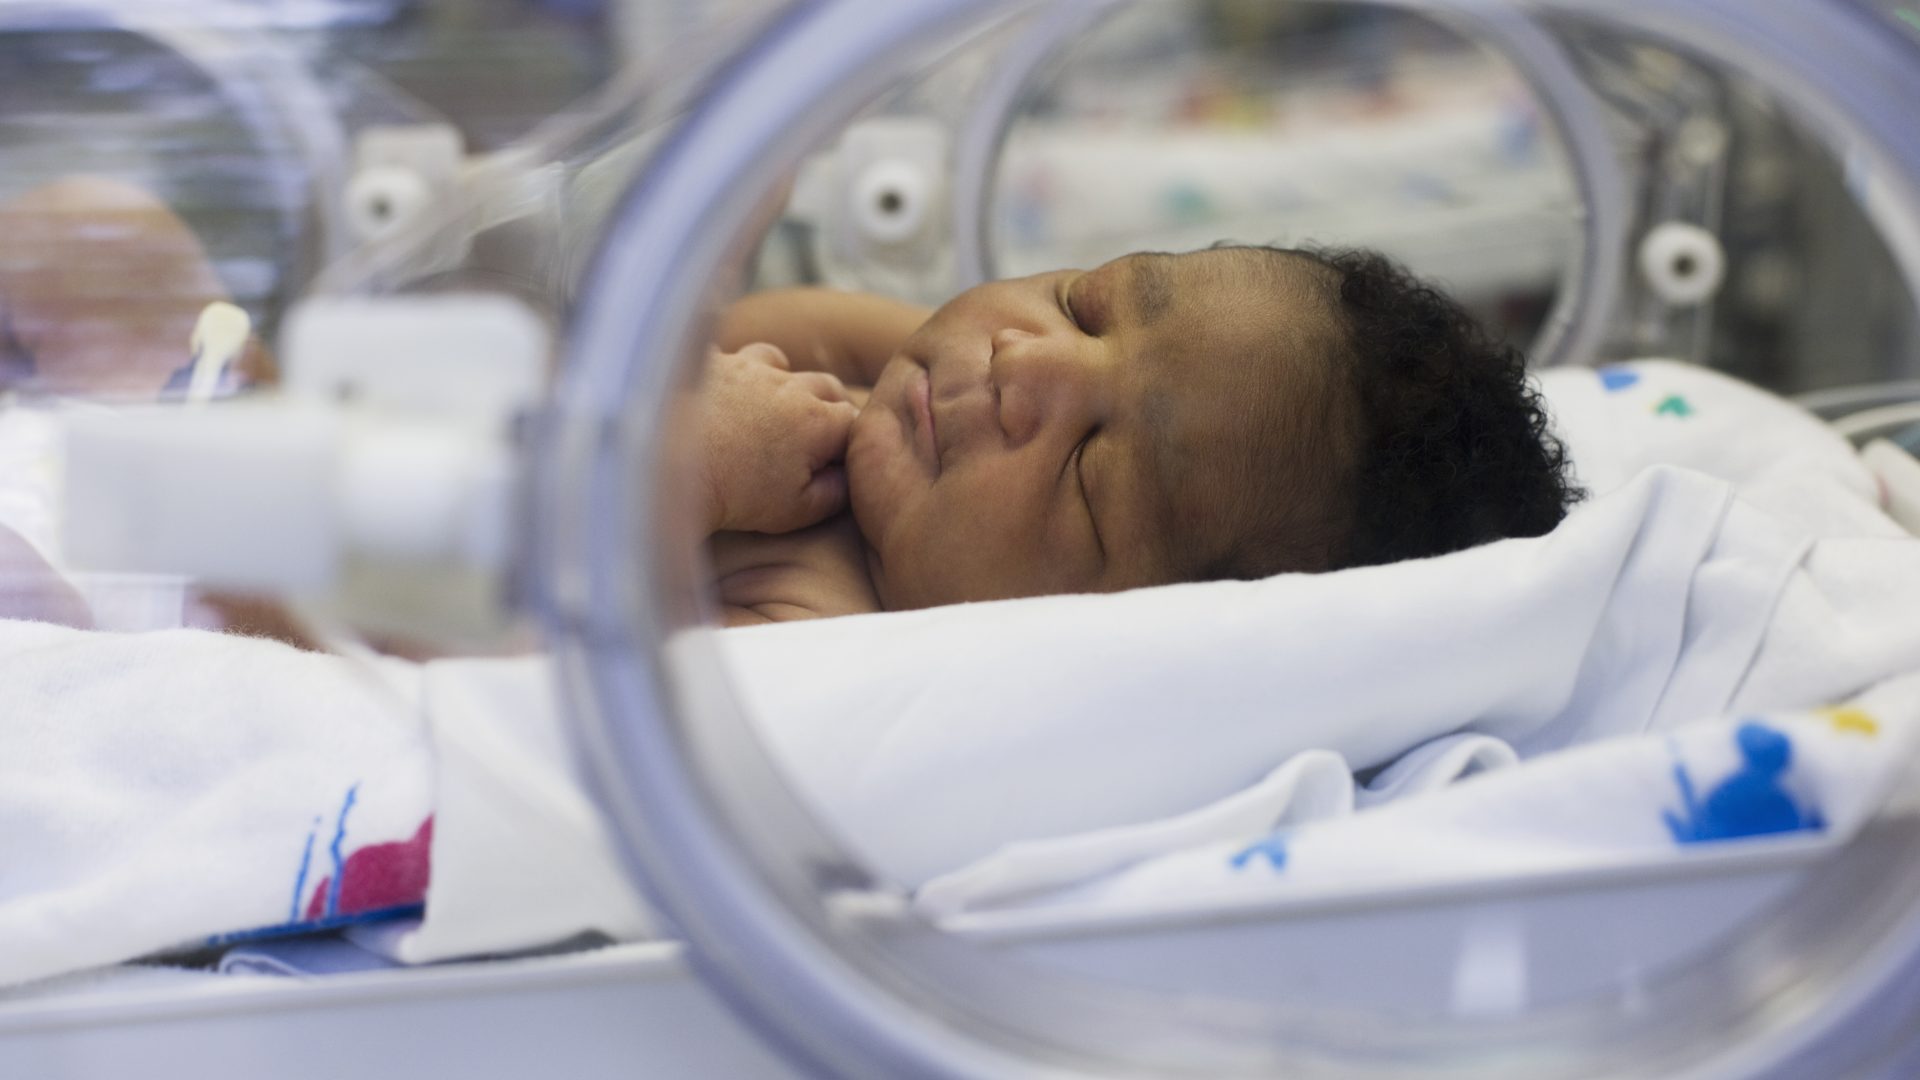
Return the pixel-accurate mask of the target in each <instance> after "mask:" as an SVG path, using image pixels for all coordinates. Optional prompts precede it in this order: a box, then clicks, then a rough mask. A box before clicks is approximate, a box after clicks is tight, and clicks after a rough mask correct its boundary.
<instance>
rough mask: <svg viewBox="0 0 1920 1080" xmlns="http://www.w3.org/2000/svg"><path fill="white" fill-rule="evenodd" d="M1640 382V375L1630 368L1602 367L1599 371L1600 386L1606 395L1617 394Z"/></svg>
mask: <svg viewBox="0 0 1920 1080" xmlns="http://www.w3.org/2000/svg"><path fill="white" fill-rule="evenodd" d="M1639 381H1640V373H1639V372H1637V371H1635V370H1633V369H1632V368H1623V367H1603V368H1601V369H1600V385H1601V386H1604V387H1606V389H1607V393H1609V394H1613V393H1618V392H1619V391H1621V390H1625V389H1626V388H1627V387H1629V386H1632V385H1633V384H1634V383H1637V382H1639Z"/></svg>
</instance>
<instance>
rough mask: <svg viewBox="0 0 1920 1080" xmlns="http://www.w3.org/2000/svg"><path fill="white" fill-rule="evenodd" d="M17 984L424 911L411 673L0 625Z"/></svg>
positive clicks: (180, 634) (3, 770)
mask: <svg viewBox="0 0 1920 1080" xmlns="http://www.w3.org/2000/svg"><path fill="white" fill-rule="evenodd" d="M0 686H4V687H5V694H6V702H7V709H6V713H5V717H4V721H0V850H3V851H4V856H5V857H4V859H0V984H4V983H14V982H22V981H26V980H28V979H34V978H39V977H42V976H46V975H52V974H56V973H59V972H65V971H74V970H78V969H81V968H86V967H91V966H94V965H97V964H104V963H110V962H114V961H119V960H125V959H129V958H131V957H134V956H139V955H142V954H145V953H149V952H153V951H155V950H158V949H164V948H171V947H175V946H193V945H201V944H206V943H207V941H208V939H211V938H218V937H222V936H224V935H230V934H235V933H244V932H252V931H259V932H263V933H276V932H292V931H295V930H301V929H313V928H324V927H330V926H341V925H346V924H349V923H353V922H356V921H359V920H362V919H367V918H375V917H380V916H384V915H391V914H394V913H404V912H409V911H418V908H419V901H420V896H421V893H422V892H423V890H424V888H425V886H426V880H427V873H428V866H427V858H428V848H429V844H430V843H431V836H432V814H433V799H432V788H431V784H430V780H431V759H430V754H429V749H428V743H427V738H426V728H425V725H424V724H422V723H421V717H420V702H419V676H418V672H417V670H416V669H414V668H412V666H411V665H406V664H394V665H382V666H364V665H358V664H353V663H349V662H347V661H344V660H341V659H339V658H336V657H327V656H316V655H313V654H310V653H302V652H298V651H296V650H294V649H290V648H287V647H286V646H283V645H278V644H274V643H270V642H265V641H259V640H253V639H245V638H232V637H222V636H219V635H215V634H209V633H204V632H201V631H195V630H173V631H164V632H156V633H149V634H110V633H103V632H98V631H81V630H71V629H67V628H65V627H58V626H51V625H46V624H39V623H25V622H4V621H0Z"/></svg>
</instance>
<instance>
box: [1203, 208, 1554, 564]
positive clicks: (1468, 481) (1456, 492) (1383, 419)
mask: <svg viewBox="0 0 1920 1080" xmlns="http://www.w3.org/2000/svg"><path fill="white" fill-rule="evenodd" d="M1222 246H1223V247H1227V248H1230V249H1234V250H1238V251H1241V252H1243V253H1245V254H1246V255H1248V256H1250V257H1254V258H1257V259H1259V260H1261V261H1262V262H1264V263H1265V264H1266V272H1267V273H1268V274H1269V275H1271V280H1272V282H1273V283H1274V287H1275V288H1277V289H1279V290H1281V292H1282V293H1283V294H1284V295H1288V296H1291V297H1293V298H1294V299H1295V300H1296V301H1305V304H1304V307H1305V309H1306V310H1307V311H1309V312H1312V313H1313V314H1315V315H1319V316H1323V317H1325V319H1326V320H1327V322H1326V324H1324V325H1323V326H1322V332H1321V333H1318V334H1316V335H1314V338H1313V340H1315V341H1316V342H1317V343H1318V344H1317V346H1316V347H1315V348H1313V349H1310V350H1308V352H1309V353H1310V355H1306V356H1296V357H1295V358H1294V359H1293V360H1292V361H1291V363H1294V364H1296V365H1298V366H1296V367H1295V370H1296V371H1297V372H1299V373H1300V376H1301V378H1300V379H1299V380H1297V381H1296V383H1295V386H1296V394H1297V396H1296V398H1295V401H1294V411H1295V417H1294V419H1293V421H1292V423H1293V425H1294V427H1295V430H1296V431H1297V432H1298V433H1299V434H1298V435H1296V436H1295V439H1294V441H1293V446H1294V447H1296V448H1297V449H1296V451H1295V452H1294V453H1290V454H1289V455H1288V457H1289V459H1290V460H1292V461H1294V462H1296V463H1299V464H1302V465H1304V467H1302V468H1295V469H1291V470H1287V471H1286V472H1285V473H1284V474H1283V475H1281V476H1280V477H1279V478H1278V480H1277V483H1278V485H1279V489H1278V490H1276V491H1275V492H1270V493H1269V496H1270V497H1271V498H1277V499H1278V500H1279V501H1280V502H1281V503H1282V504H1283V505H1284V506H1285V507H1286V509H1285V511H1284V513H1283V514H1282V515H1279V516H1273V517H1269V518H1267V519H1266V520H1265V521H1263V522H1258V523H1254V524H1253V527H1252V528H1251V529H1250V530H1249V531H1248V532H1245V533H1243V534H1242V535H1241V536H1240V537H1239V539H1238V540H1237V541H1236V542H1235V543H1234V544H1233V545H1232V548H1231V550H1229V551H1228V552H1225V553H1223V554H1222V555H1221V556H1219V557H1217V558H1216V559H1215V561H1214V562H1213V563H1212V564H1211V565H1210V566H1208V567H1207V568H1206V569H1205V571H1204V572H1203V573H1202V574H1201V575H1200V576H1202V577H1237V578H1255V577H1264V576H1266V575H1268V574H1273V573H1278V572H1282V571H1289V570H1293V571H1318V570H1335V569H1342V568H1347V567H1357V566H1371V565H1376V564H1379V563H1389V562H1397V561H1400V560H1403V559H1415V558H1421V557H1425V556H1429V555H1443V554H1446V553H1447V552H1451V551H1459V550H1461V549H1463V548H1469V547H1473V546H1475V545H1478V544H1484V543H1487V542H1490V541H1493V540H1501V539H1506V538H1508V537H1520V536H1538V535H1541V534H1542V533H1545V532H1547V531H1549V530H1551V529H1552V528H1553V527H1554V526H1555V525H1557V524H1559V523H1560V520H1561V519H1562V518H1563V517H1565V516H1566V513H1567V510H1568V508H1569V507H1570V506H1571V505H1572V504H1573V503H1575V502H1576V501H1578V500H1579V499H1580V498H1581V497H1582V495H1583V493H1582V492H1581V491H1580V490H1579V489H1578V488H1577V487H1575V486H1574V485H1573V483H1572V481H1571V479H1570V478H1569V475H1568V473H1569V470H1568V459H1567V452H1566V447H1565V446H1564V444H1562V443H1561V442H1560V440H1559V439H1557V438H1555V437H1554V436H1553V434H1552V433H1551V432H1550V430H1549V426H1548V417H1547V412H1546V408H1545V406H1544V403H1543V402H1542V401H1541V398H1540V395H1539V392H1538V391H1536V390H1535V389H1534V388H1533V386H1532V385H1531V384H1530V383H1529V382H1528V380H1527V378H1526V360H1525V358H1524V357H1523V356H1522V355H1521V353H1520V352H1519V350H1517V349H1515V348H1513V347H1511V346H1508V345H1505V344H1501V343H1499V342H1497V341H1495V340H1494V339H1493V338H1491V337H1490V336H1489V335H1488V334H1487V332H1486V331H1485V330H1484V329H1482V328H1481V326H1480V324H1479V323H1478V322H1477V321H1476V320H1475V319H1474V318H1473V316H1471V315H1470V314H1468V313H1467V311H1466V310H1465V309H1464V308H1462V307H1461V306H1460V305H1459V304H1458V303H1456V302H1455V301H1454V300H1453V299H1452V298H1451V297H1449V296H1448V295H1447V294H1446V293H1444V292H1442V291H1441V290H1440V289H1438V288H1436V287H1434V286H1433V285H1430V284H1428V283H1426V282H1424V281H1421V280H1420V279H1419V278H1417V277H1415V276H1414V275H1413V274H1411V273H1410V272H1408V271H1407V270H1406V268H1404V267H1402V266H1400V265H1399V264H1397V263H1395V262H1393V261H1392V260H1391V259H1388V258H1387V257H1385V256H1384V255H1381V254H1379V253H1378V252H1374V251H1367V250H1357V249H1337V248H1306V249H1284V248H1266V247H1246V246H1241V245H1222ZM1302 271H1305V273H1302ZM1302 361H1304V363H1302ZM1302 389H1304V390H1305V391H1306V392H1301V390H1302Z"/></svg>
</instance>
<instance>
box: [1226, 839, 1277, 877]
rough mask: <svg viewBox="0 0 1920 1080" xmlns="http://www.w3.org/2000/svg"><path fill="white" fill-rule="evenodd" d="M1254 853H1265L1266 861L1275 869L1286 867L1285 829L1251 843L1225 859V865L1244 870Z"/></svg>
mask: <svg viewBox="0 0 1920 1080" xmlns="http://www.w3.org/2000/svg"><path fill="white" fill-rule="evenodd" d="M1255 855H1265V856H1266V857H1267V863H1268V864H1269V865H1271V866H1272V867H1273V868H1274V869H1275V870H1284V869H1286V866H1287V834H1286V832H1285V830H1282V831H1280V832H1276V833H1274V834H1273V835H1272V836H1268V837H1266V838H1264V839H1262V840H1260V841H1259V842H1258V843H1255V844H1253V845H1251V846H1250V847H1248V848H1247V849H1246V850H1244V851H1241V852H1238V853H1236V854H1235V855H1234V856H1233V858H1231V859H1228V860H1227V865H1229V866H1231V867H1233V868H1234V869H1235V870H1245V869H1246V868H1247V863H1248V862H1250V861H1252V859H1253V857H1254V856H1255Z"/></svg>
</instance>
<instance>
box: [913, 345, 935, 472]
mask: <svg viewBox="0 0 1920 1080" xmlns="http://www.w3.org/2000/svg"><path fill="white" fill-rule="evenodd" d="M907 410H908V412H909V414H910V415H911V416H912V420H913V438H914V441H915V442H916V443H918V444H920V449H921V450H922V451H923V452H924V453H925V454H926V457H927V460H928V461H929V462H931V463H932V465H933V472H934V475H935V476H938V475H939V474H940V440H939V439H938V438H937V437H936V436H937V432H936V430H935V428H934V420H933V377H932V375H931V374H929V373H928V371H927V369H926V368H916V369H915V370H914V373H913V376H912V379H911V381H910V382H908V383H907Z"/></svg>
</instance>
